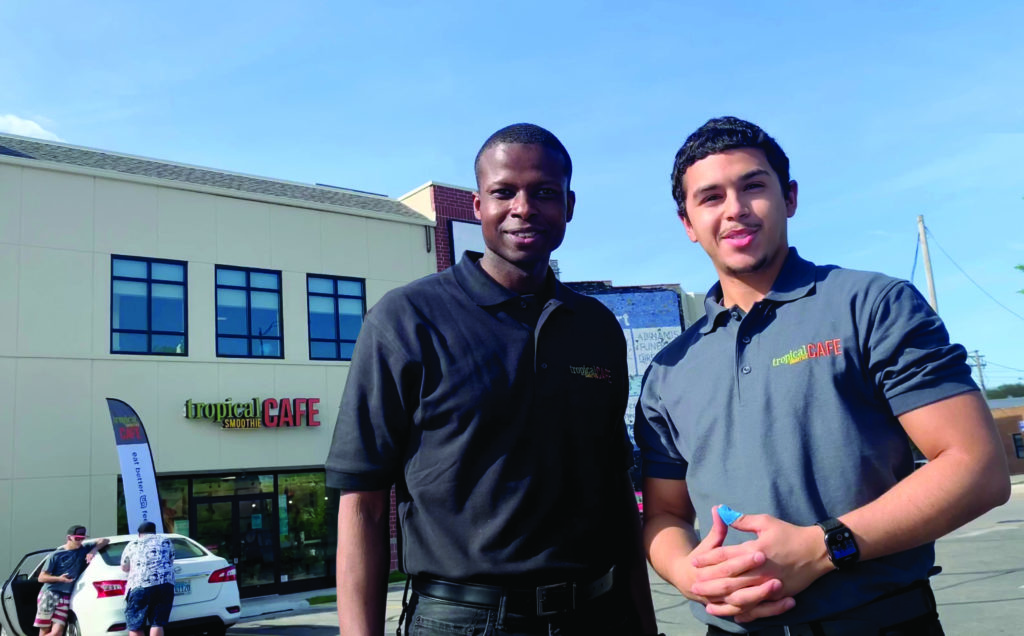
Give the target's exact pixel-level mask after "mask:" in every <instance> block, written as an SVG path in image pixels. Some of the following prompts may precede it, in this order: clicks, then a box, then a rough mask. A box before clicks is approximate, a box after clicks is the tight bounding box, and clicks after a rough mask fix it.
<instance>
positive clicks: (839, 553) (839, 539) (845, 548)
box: [825, 528, 857, 561]
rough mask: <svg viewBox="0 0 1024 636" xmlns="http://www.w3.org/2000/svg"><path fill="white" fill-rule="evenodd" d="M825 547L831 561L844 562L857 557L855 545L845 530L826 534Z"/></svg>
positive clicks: (850, 535) (851, 536)
mask: <svg viewBox="0 0 1024 636" xmlns="http://www.w3.org/2000/svg"><path fill="white" fill-rule="evenodd" d="M825 546H826V547H827V548H828V551H829V554H830V555H831V556H832V560H833V561H844V560H847V559H849V558H850V557H856V556H857V544H856V543H855V542H854V540H853V535H852V534H850V531H849V530H847V529H846V528H843V529H842V530H836V531H834V532H830V533H828V535H827V536H826V537H825Z"/></svg>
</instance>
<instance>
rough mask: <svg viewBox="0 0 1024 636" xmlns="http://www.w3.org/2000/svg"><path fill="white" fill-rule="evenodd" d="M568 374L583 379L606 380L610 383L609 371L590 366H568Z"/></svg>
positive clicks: (610, 374) (610, 373) (610, 375)
mask: <svg viewBox="0 0 1024 636" xmlns="http://www.w3.org/2000/svg"><path fill="white" fill-rule="evenodd" d="M569 373H571V374H572V375H581V376H583V377H584V378H590V379H591V380H608V381H609V382H611V381H612V372H611V370H610V369H605V368H604V367H591V366H578V367H576V366H573V365H569Z"/></svg>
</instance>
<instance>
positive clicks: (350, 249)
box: [0, 134, 436, 596]
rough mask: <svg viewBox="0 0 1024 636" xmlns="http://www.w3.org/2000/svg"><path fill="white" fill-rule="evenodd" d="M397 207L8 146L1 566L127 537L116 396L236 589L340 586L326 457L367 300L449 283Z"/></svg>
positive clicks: (181, 169)
mask: <svg viewBox="0 0 1024 636" xmlns="http://www.w3.org/2000/svg"><path fill="white" fill-rule="evenodd" d="M434 251H435V250H434V246H433V221H432V220H431V219H429V218H427V217H426V216H425V215H423V214H421V213H419V212H416V211H415V210H413V209H412V208H410V207H409V206H407V205H405V204H403V203H402V202H400V201H398V200H396V199H392V198H389V197H386V196H381V195H372V194H367V193H361V192H356V191H351V190H346V189H341V188H332V187H327V186H311V185H305V184H298V183H292V182H285V181H278V180H273V179H263V178H256V177H250V176H245V175H238V174H233V173H229V172H223V171H217V170H209V169H204V168H197V167H193V166H185V165H181V164H175V163H171V162H166V161H155V160H150V159H143V158H138V157H131V156H126V155H121V154H117V153H112V152H104V151H97V150H90V149H85V148H79V147H75V146H70V145H67V144H61V143H52V142H43V141H38V140H33V139H26V138H22V137H16V136H12V135H2V134H0V298H2V299H3V300H2V303H0V572H5V573H6V572H8V571H9V570H10V568H11V567H12V566H13V564H14V563H16V562H17V560H18V559H20V557H21V555H22V554H24V553H25V552H28V551H30V550H35V549H39V548H42V547H52V546H54V545H57V544H59V543H62V542H63V540H64V537H63V533H64V530H65V529H66V528H67V527H68V526H69V525H71V524H72V523H83V524H85V525H87V526H88V528H89V531H90V533H91V534H93V535H96V536H99V535H106V534H114V533H117V532H126V531H134V528H128V527H127V521H126V517H125V513H124V504H123V488H122V485H121V481H120V477H119V473H120V470H119V465H118V459H117V453H116V450H115V445H114V439H113V432H112V427H111V422H110V416H109V414H108V412H107V406H106V401H105V398H108V397H110V398H117V399H120V400H123V401H125V402H127V403H128V404H130V405H131V406H132V407H133V408H134V409H135V411H136V412H137V413H138V414H139V416H140V417H141V419H142V421H143V423H144V425H145V427H146V431H147V433H148V436H149V439H150V444H151V447H152V452H153V456H154V465H155V469H156V474H157V480H158V488H159V495H160V499H161V501H160V505H161V512H162V515H161V516H162V519H163V521H164V525H165V527H166V529H167V530H168V531H175V532H180V533H181V534H185V535H189V536H192V537H193V538H195V539H197V540H198V541H200V542H201V543H203V544H204V545H206V546H208V547H209V548H210V549H211V550H213V551H214V552H216V553H218V554H220V555H221V556H224V557H225V558H227V559H228V560H229V561H230V562H234V563H236V564H237V566H238V578H239V585H240V588H241V590H242V593H243V596H252V595H255V594H265V593H271V592H287V591H294V590H297V589H302V588H313V587H324V586H330V585H333V559H334V545H335V536H334V532H335V527H336V523H335V522H334V517H335V516H336V512H337V499H336V495H332V493H329V492H328V491H327V489H326V488H325V486H324V471H323V464H324V461H325V459H326V455H327V450H328V447H329V445H330V442H331V437H332V433H333V428H334V419H335V417H336V415H337V412H338V406H339V400H340V398H341V393H342V388H343V386H344V384H345V379H346V375H347V372H348V367H349V364H348V359H349V357H350V356H351V351H352V346H353V344H354V342H355V338H356V336H357V335H358V332H359V327H360V326H361V324H362V319H363V315H364V313H365V310H366V308H367V307H369V306H372V305H373V304H374V302H376V301H377V300H378V299H379V298H380V297H381V296H382V295H383V294H384V293H386V292H387V291H388V290H390V289H393V288H395V287H398V286H401V285H404V284H406V283H408V282H410V281H412V280H414V279H416V278H419V277H421V276H424V275H426V274H428V273H431V272H433V271H435V270H436V259H435V254H434Z"/></svg>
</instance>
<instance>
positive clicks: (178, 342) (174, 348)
mask: <svg viewBox="0 0 1024 636" xmlns="http://www.w3.org/2000/svg"><path fill="white" fill-rule="evenodd" d="M152 353H166V354H180V355H184V354H185V336H162V335H159V334H154V335H153V351H152Z"/></svg>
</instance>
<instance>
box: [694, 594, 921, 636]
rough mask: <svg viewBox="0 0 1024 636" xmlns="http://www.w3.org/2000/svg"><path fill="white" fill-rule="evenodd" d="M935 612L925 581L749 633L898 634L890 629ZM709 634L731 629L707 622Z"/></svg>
mask: <svg viewBox="0 0 1024 636" xmlns="http://www.w3.org/2000/svg"><path fill="white" fill-rule="evenodd" d="M935 611H936V605H935V595H934V594H933V593H932V588H931V586H930V585H929V584H928V582H927V581H919V582H918V583H915V584H913V585H911V586H910V587H907V588H904V589H902V590H900V591H898V592H894V593H892V594H887V595H885V596H883V597H881V598H879V599H876V600H874V601H871V602H869V603H865V604H864V605H860V606H858V607H855V608H853V609H849V610H846V611H844V612H840V613H838V614H835V615H833V616H829V617H826V618H822V619H819V620H816V621H810V622H808V623H797V624H793V625H785V626H772V627H762V628H760V629H757V630H753V631H751V632H748V634H752V635H754V636H869V635H874V634H880V635H883V636H884V635H885V634H890V633H891V634H901V633H902V632H900V631H899V630H891V628H893V627H895V626H898V625H900V624H901V623H906V622H908V621H912V620H914V619H916V618H922V617H925V616H928V615H932V614H933V613H934V612H935ZM708 634H729V635H731V636H735V635H733V634H732V632H728V631H726V630H724V629H721V628H719V627H716V626H714V625H708Z"/></svg>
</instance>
